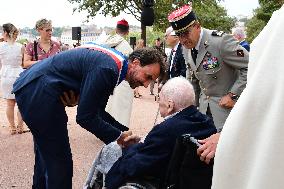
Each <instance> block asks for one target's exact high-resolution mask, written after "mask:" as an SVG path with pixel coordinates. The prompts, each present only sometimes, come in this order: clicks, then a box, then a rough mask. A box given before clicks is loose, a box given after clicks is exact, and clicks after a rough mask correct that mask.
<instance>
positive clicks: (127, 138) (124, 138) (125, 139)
mask: <svg viewBox="0 0 284 189" xmlns="http://www.w3.org/2000/svg"><path fill="white" fill-rule="evenodd" d="M140 140H141V137H139V136H137V135H133V134H132V131H124V132H122V133H121V135H120V137H119V138H118V139H117V141H116V142H117V144H118V145H119V146H120V147H121V148H125V147H128V146H130V145H132V144H136V143H138V142H139V141H140Z"/></svg>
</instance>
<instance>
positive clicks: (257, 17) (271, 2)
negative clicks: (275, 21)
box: [246, 0, 284, 43]
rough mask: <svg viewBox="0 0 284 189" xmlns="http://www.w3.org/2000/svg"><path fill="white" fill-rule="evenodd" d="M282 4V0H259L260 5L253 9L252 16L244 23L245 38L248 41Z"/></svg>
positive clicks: (256, 34) (252, 38) (283, 0)
mask: <svg viewBox="0 0 284 189" xmlns="http://www.w3.org/2000/svg"><path fill="white" fill-rule="evenodd" d="M283 4H284V0H259V5H260V7H259V8H257V9H255V10H254V16H253V17H252V18H251V19H250V20H248V22H247V24H246V27H247V40H248V41H249V42H250V43H251V42H252V41H253V40H254V38H255V37H256V36H258V34H259V33H260V32H261V30H262V29H263V28H264V26H265V25H266V24H267V22H268V21H269V19H270V18H271V16H272V14H273V12H274V11H276V10H278V9H279V8H281V6H282V5H283Z"/></svg>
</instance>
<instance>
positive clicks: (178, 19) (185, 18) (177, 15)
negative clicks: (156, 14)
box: [168, 3, 197, 33]
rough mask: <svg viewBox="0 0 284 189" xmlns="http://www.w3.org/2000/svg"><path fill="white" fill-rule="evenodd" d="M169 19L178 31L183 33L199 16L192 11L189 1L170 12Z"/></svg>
mask: <svg viewBox="0 0 284 189" xmlns="http://www.w3.org/2000/svg"><path fill="white" fill-rule="evenodd" d="M168 20H169V22H170V23H171V25H172V27H173V29H174V31H175V32H176V33H182V32H183V31H185V30H186V29H187V28H188V27H189V26H191V25H192V24H193V23H194V21H196V20H197V18H196V16H195V14H194V12H193V11H192V5H191V3H189V4H188V5H184V6H183V7H181V8H179V9H177V10H175V11H173V12H172V13H171V14H169V16H168Z"/></svg>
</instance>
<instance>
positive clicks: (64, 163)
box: [15, 77, 73, 189]
mask: <svg viewBox="0 0 284 189" xmlns="http://www.w3.org/2000/svg"><path fill="white" fill-rule="evenodd" d="M44 81H45V80H44V77H40V78H38V79H36V80H34V81H33V82H31V83H30V84H28V85H27V86H25V87H24V88H22V89H21V90H20V91H18V92H17V93H16V94H15V95H16V101H17V104H18V107H19V110H20V112H21V114H22V116H23V120H24V121H25V123H26V124H27V126H28V127H29V129H30V130H31V133H32V135H33V138H34V151H35V165H34V176H33V186H32V188H33V189H71V188H72V176H73V162H72V153H71V148H70V144H69V137H68V130H67V121H68V118H67V115H66V112H65V107H64V106H63V104H62V103H61V101H60V100H59V97H56V95H53V93H52V91H50V90H49V89H48V88H47V87H46V86H45V82H44Z"/></svg>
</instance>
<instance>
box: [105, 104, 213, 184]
mask: <svg viewBox="0 0 284 189" xmlns="http://www.w3.org/2000/svg"><path fill="white" fill-rule="evenodd" d="M214 132H216V129H215V126H214V124H213V121H212V120H211V119H210V118H209V117H207V116H206V115H203V114H201V113H200V112H199V111H198V110H197V109H196V107H195V106H190V107H188V108H186V109H184V110H182V111H181V112H179V113H178V114H176V115H174V116H173V117H171V118H169V119H166V120H165V121H164V122H162V123H160V124H158V125H156V126H155V127H154V128H153V129H152V130H151V131H150V132H149V134H148V135H147V137H146V139H145V141H144V143H138V144H136V145H133V146H131V147H129V148H128V149H127V150H125V151H124V152H123V156H122V157H120V158H119V159H118V160H117V161H116V163H115V164H114V165H113V166H112V168H111V169H110V171H109V172H108V174H107V175H106V187H107V188H108V189H115V188H118V186H120V185H121V184H123V183H124V182H125V181H126V180H127V179H131V178H135V177H142V176H152V177H155V178H161V179H163V178H164V176H165V173H166V170H167V167H168V163H169V161H170V157H171V154H172V152H173V149H174V145H175V142H176V139H177V137H179V136H181V135H182V134H185V133H189V134H192V136H195V137H196V138H205V137H207V136H209V135H211V134H213V133H214Z"/></svg>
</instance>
